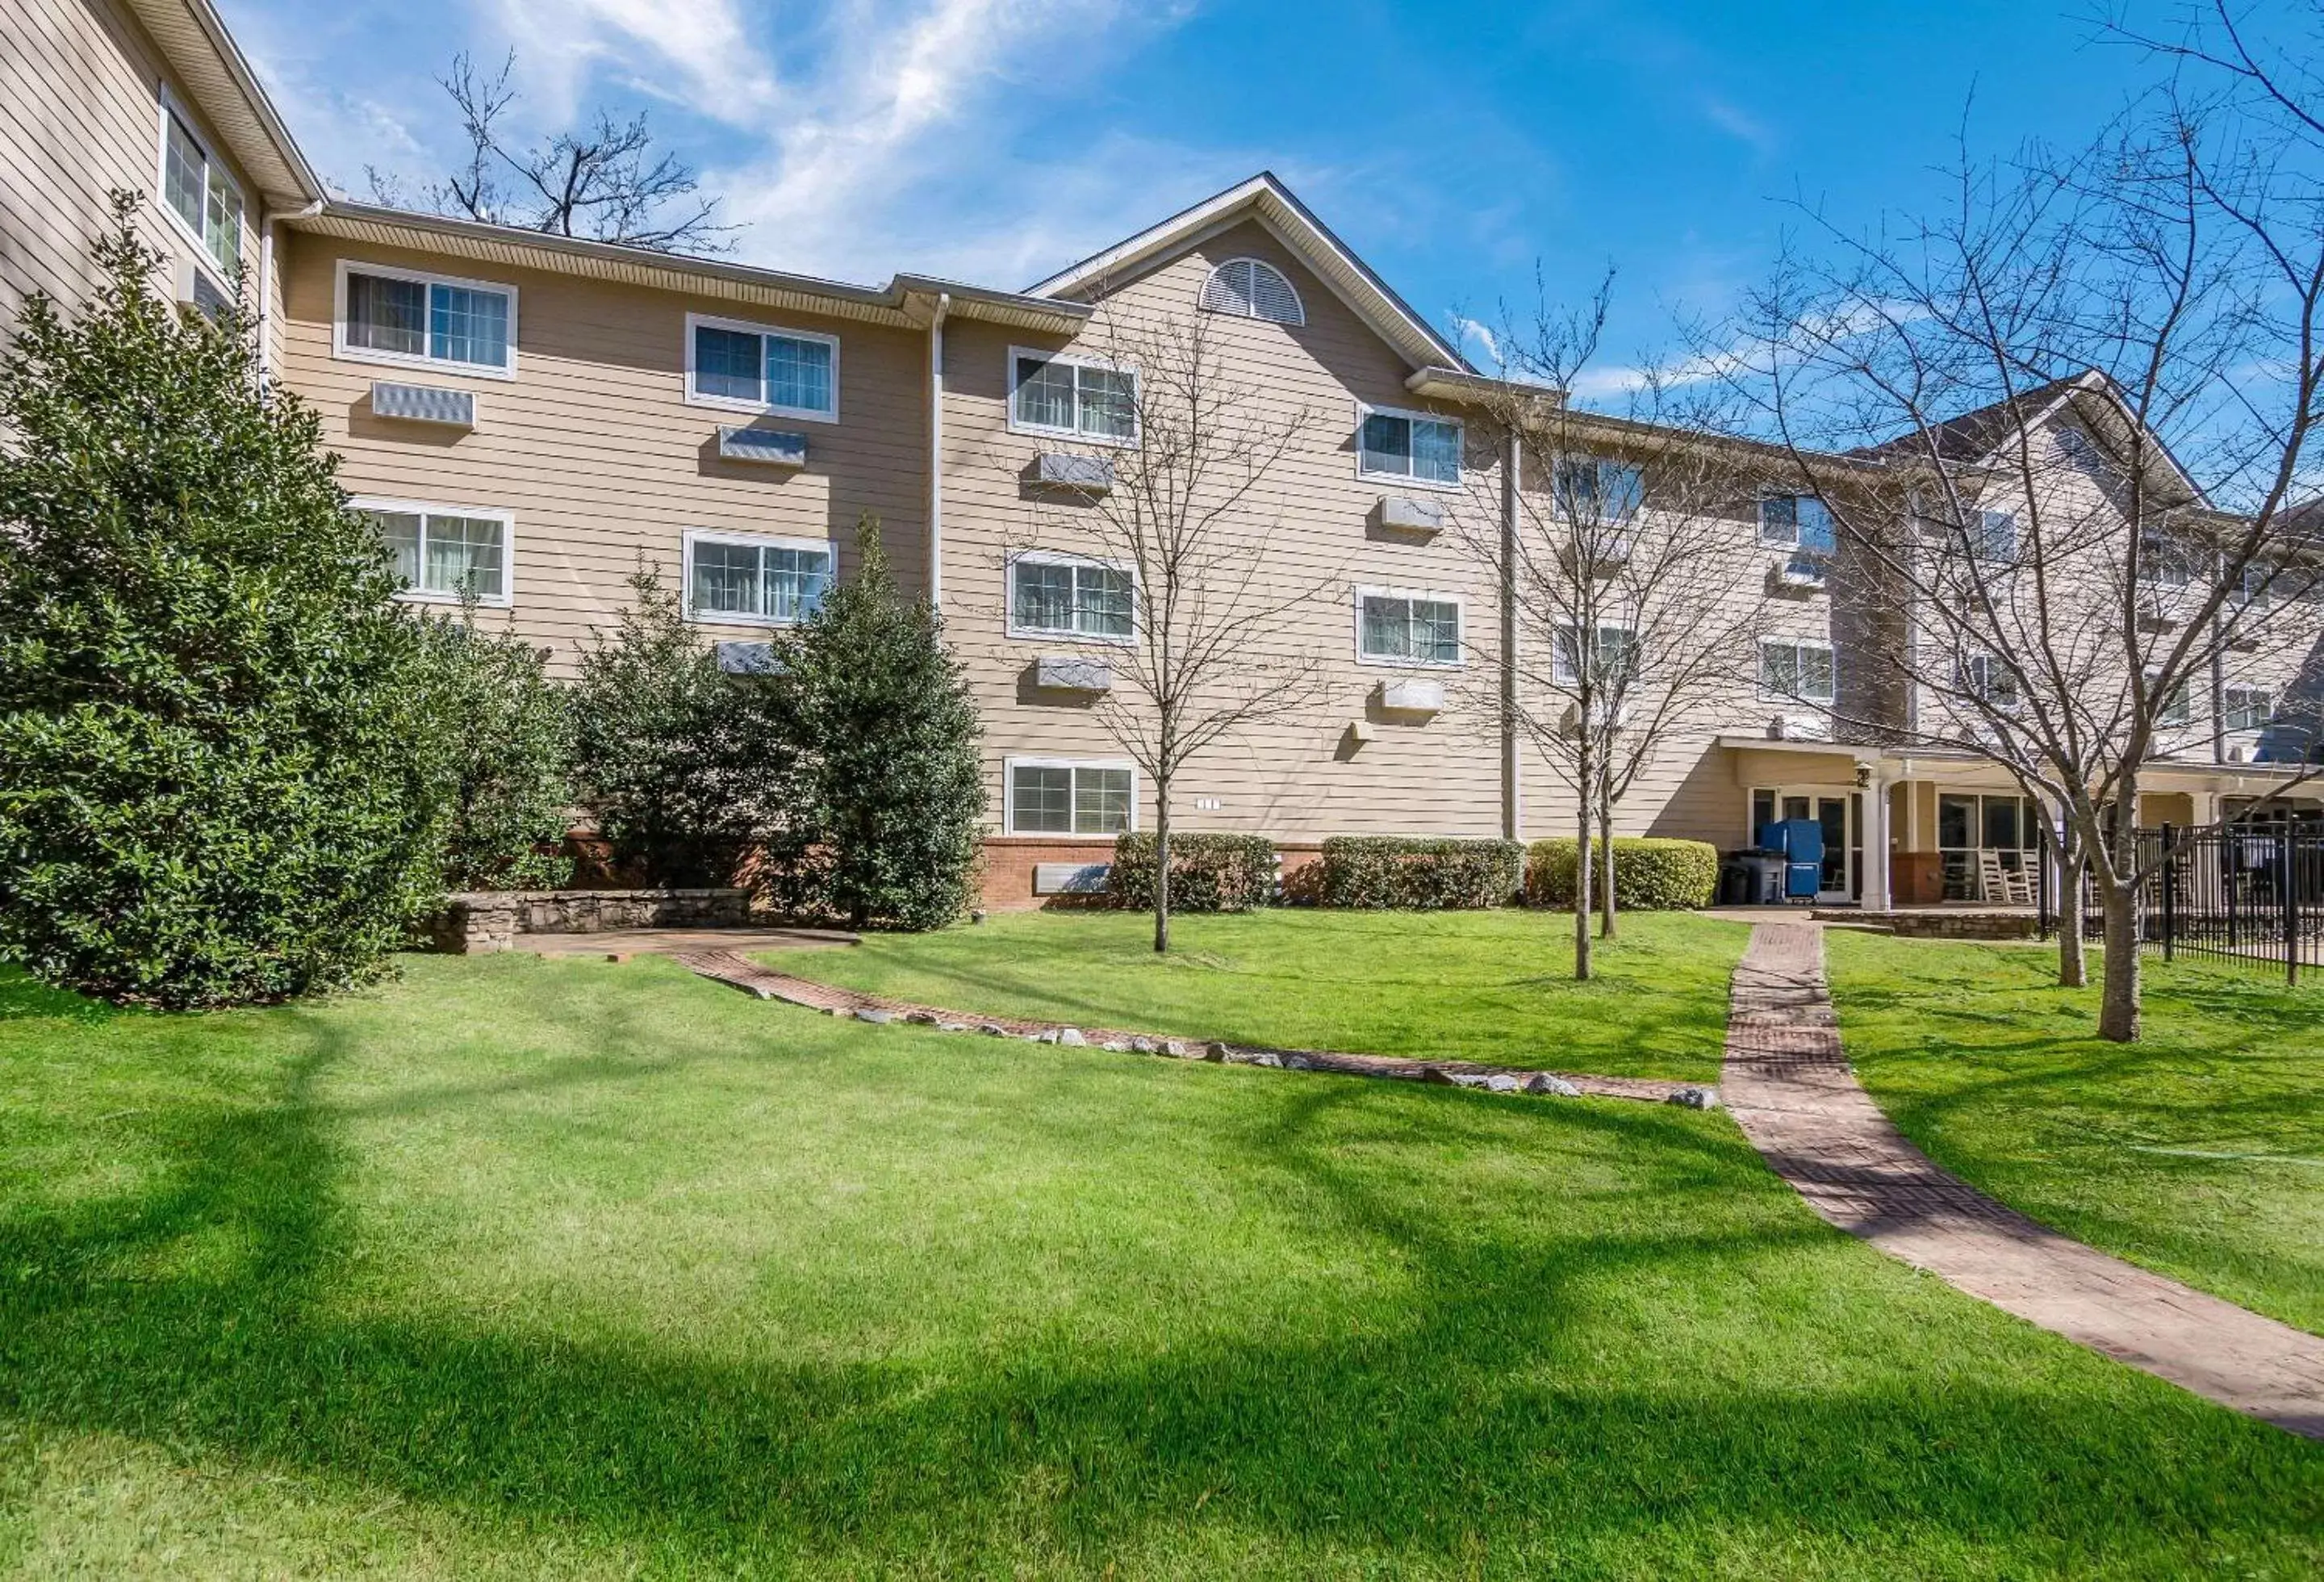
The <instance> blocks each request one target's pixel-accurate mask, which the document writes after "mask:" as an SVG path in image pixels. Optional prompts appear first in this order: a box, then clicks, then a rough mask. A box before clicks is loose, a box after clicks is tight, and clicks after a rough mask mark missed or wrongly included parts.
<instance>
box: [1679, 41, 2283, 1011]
mask: <svg viewBox="0 0 2324 1582" xmlns="http://www.w3.org/2000/svg"><path fill="white" fill-rule="evenodd" d="M2221 17H2222V18H2224V13H2222V14H2221ZM2212 25H2213V31H2212V32H2210V33H2209V34H2206V33H2204V32H2200V31H2198V32H2195V33H2192V34H2190V37H2189V41H2188V42H2187V43H2186V44H2185V45H2183V46H2173V47H2174V48H2179V49H2183V50H2184V51H2187V52H2186V53H2185V54H2184V56H2183V59H2182V61H2181V64H2183V65H2184V66H2186V67H2187V68H2188V71H2187V72H2186V73H2185V74H2183V75H2181V77H2179V78H2178V79H2175V80H2174V82H2173V84H2172V88H2170V89H2169V90H2167V91H2162V92H2158V94H2157V95H2156V96H2155V97H2153V99H2151V100H2150V101H2148V102H2146V103H2145V104H2144V105H2143V106H2140V107H2139V109H2138V110H2137V112H2135V114H2133V115H2131V116H2126V118H2125V119H2124V120H2123V121H2121V122H2120V123H2119V124H2117V125H2115V126H2114V127H2112V128H2110V129H2109V131H2108V133H2107V135H2106V136H2105V137H2104V138H2103V139H2101V140H2100V141H2098V142H2097V143H2093V144H2092V146H2091V147H2090V148H2089V150H2088V151H2086V152H2085V153H2081V154H2080V155H2079V156H2075V157H2070V158H2067V157H2057V156H2053V155H2051V154H2048V153H2045V152H2043V151H2038V150H2037V151H2031V152H2029V153H2027V154H2026V155H2025V156H2024V157H2023V158H2022V159H2020V160H2019V161H2017V162H2013V163H2011V164H2009V165H2006V166H2000V165H1996V166H1988V167H1984V168H1978V167H1974V166H1972V165H1970V164H1969V162H1967V161H1966V160H1964V162H1963V168H1962V171H1961V173H1960V176H1959V179H1958V184H1957V188H1956V190H1955V194H1954V198H1953V200H1952V201H1951V203H1950V206H1949V208H1947V209H1946V211H1945V212H1944V213H1942V214H1941V215H1939V216H1936V217H1932V218H1929V219H1926V220H1923V221H1920V222H1916V223H1915V224H1914V225H1913V226H1911V227H1908V228H1904V229H1903V230H1900V231H1897V232H1895V233H1886V232H1884V233H1881V234H1877V235H1874V236H1849V235H1843V234H1840V233H1839V232H1838V231H1836V230H1833V229H1831V228H1829V227H1827V228H1825V229H1824V230H1823V232H1822V239H1823V241H1824V243H1825V244H1826V247H1825V251H1824V253H1823V254H1822V255H1821V257H1820V258H1817V259H1815V260H1810V259H1809V258H1807V257H1805V256H1803V255H1800V254H1794V255H1793V256H1791V257H1788V258H1787V259H1786V260H1785V261H1784V264H1782V266H1781V267H1780V268H1779V269H1778V270H1777V271H1776V273H1775V276H1774V278H1773V279H1772V280H1771V282H1769V284H1768V285H1767V286H1766V288H1765V289H1764V290H1762V291H1759V292H1757V294H1756V296H1755V297H1754V299H1753V300H1752V301H1751V303H1750V306H1749V310H1748V314H1747V315H1746V318H1745V322H1743V323H1742V324H1741V326H1740V327H1739V330H1738V331H1736V332H1734V333H1733V334H1732V337H1731V338H1726V337H1722V338H1720V341H1719V343H1718V344H1717V346H1716V348H1715V356H1716V359H1717V366H1718V368H1719V369H1720V373H1721V374H1722V375H1723V378H1724V381H1725V383H1726V384H1728V386H1729V388H1730V389H1732V390H1734V391H1735V392H1737V393H1740V394H1743V395H1745V396H1747V397H1748V399H1749V400H1750V401H1751V402H1753V403H1754V405H1755V411H1756V416H1757V422H1758V423H1759V425H1760V427H1761V428H1762V430H1763V431H1764V432H1765V433H1766V435H1767V436H1768V437H1771V438H1773V439H1776V440H1777V441H1778V442H1780V443H1781V444H1783V445H1784V446H1785V447H1786V448H1787V449H1789V450H1790V452H1791V454H1792V456H1793V458H1794V464H1795V467H1796V469H1797V475H1798V478H1799V486H1801V487H1803V488H1808V489H1813V490H1814V491H1815V492H1816V493H1817V494H1818V495H1819V497H1820V498H1821V499H1822V500H1823V501H1824V502H1825V504H1826V505H1827V507H1828V508H1829V510H1830V512H1831V516H1832V518H1833V520H1834V521H1835V523H1837V524H1838V530H1839V532H1840V536H1841V537H1842V539H1843V540H1844V541H1846V544H1847V546H1848V547H1849V550H1851V551H1852V552H1854V553H1856V554H1857V555H1858V557H1859V558H1860V560H1861V561H1862V562H1863V564H1864V565H1865V566H1866V567H1867V572H1868V575H1867V578H1866V579H1865V582H1864V587H1863V590H1862V594H1861V597H1862V599H1863V614H1864V618H1865V619H1866V621H1867V624H1869V626H1870V627H1871V629H1873V630H1876V631H1885V634H1886V641H1883V642H1878V643H1867V644H1866V645H1864V646H1863V652H1865V654H1866V655H1867V660H1868V661H1870V662H1872V663H1874V664H1877V665H1878V666H1881V667H1883V669H1884V670H1885V671H1886V679H1887V680H1888V682H1889V683H1890V685H1889V687H1888V689H1887V690H1888V693H1889V695H1890V696H1893V697H1894V698H1898V699H1901V700H1902V703H1903V708H1902V709H1901V711H1894V710H1891V711H1883V713H1882V716H1881V718H1880V720H1879V723H1880V724H1881V725H1883V726H1886V727H1888V728H1891V729H1894V730H1895V731H1897V732H1898V733H1899V735H1901V737H1902V739H1904V740H1906V741H1909V742H1911V743H1914V744H1918V745H1925V746H1930V747H1934V748H1937V749H1941V750H1945V751H1949V752H1951V753H1956V754H1962V755H1967V756H1971V757H1975V758H1978V759H1982V760H1984V761H1986V762H1987V763H1993V764H1995V765H1997V766H1998V767H2000V768H2001V769H2003V770H2004V771H2006V772H2007V773H2008V774H2009V775H2011V776H2012V777H2013V778H2014V779H2015V781H2016V782H2018V783H2019V784H2020V785H2021V786H2023V787H2024V789H2025V790H2026V791H2028V792H2029V793H2030V794H2031V795H2033V797H2035V798H2036V799H2038V800H2039V801H2040V803H2041V804H2042V806H2043V808H2044V809H2045V810H2047V813H2048V817H2049V819H2050V820H2051V822H2052V838H2053V844H2054V847H2055V849H2056V850H2057V851H2058V852H2059V853H2060V854H2061V856H2062V857H2063V859H2064V865H2065V867H2066V869H2067V871H2068V873H2069V874H2070V875H2072V874H2077V873H2082V872H2086V873H2087V874H2088V880H2089V884H2090V886H2091V888H2092V889H2094V890H2095V892H2096V894H2097V898H2098V902H2099V905H2100V908H2101V910H2102V912H2103V916H2104V939H2105V942H2106V951H2105V992H2104V999H2103V1007H2102V1010H2101V1013H2100V1021H2099V1030H2100V1032H2101V1033H2102V1034H2103V1035H2104V1036H2106V1037H2107V1038H2109V1039H2115V1040H2123V1041H2126V1040H2131V1039H2135V1038H2136V1037H2137V1036H2138V1032H2139V1000H2140V982H2139V959H2138V949H2137V940H2138V937H2139V921H2138V910H2137V909H2138V895H2139V887H2140V884H2141V883H2142V881H2143V880H2144V878H2145V877H2146V876H2147V868H2148V867H2149V866H2151V865H2153V863H2154V862H2156V861H2158V860H2161V859H2160V858H2159V856H2158V855H2157V850H2156V847H2155V844H2154V843H2153V842H2151V841H2150V842H2144V843H2142V842H2139V841H2138V840H2136V839H2135V830H2134V818H2133V815H2134V814H2135V810H2136V809H2137V806H2138V797H2139V794H2140V791H2141V789H2142V787H2143V786H2144V785H2145V783H2146V781H2147V777H2148V774H2149V771H2150V769H2151V766H2152V765H2153V763H2154V762H2155V760H2156V759H2157V758H2158V757H2163V756H2168V755H2174V754H2175V755H2188V754H2191V755H2194V756H2197V757H2202V758H2209V757H2212V756H2215V755H2217V746H2218V743H2219V742H2220V741H2221V739H2222V736H2223V734H2224V733H2225V732H2226V731H2227V729H2229V728H2231V727H2241V726H2249V725H2251V724H2252V723H2254V717H2255V715H2259V714H2265V713H2270V712H2273V713H2274V714H2276V715H2277V716H2278V718H2277V721H2276V726H2275V727H2274V728H2275V730H2276V733H2277V734H2278V735H2284V736H2293V735H2301V734H2302V733H2301V732H2300V731H2299V729H2298V722H2297V721H2296V720H2293V719H2292V718H2290V717H2289V716H2290V714H2291V713H2292V711H2294V710H2296V709H2297V708H2299V707H2300V705H2299V703H2298V701H2297V700H2296V699H2295V698H2289V697H2268V698H2264V699H2263V698H2261V697H2259V696H2258V694H2260V693H2261V692H2262V691H2263V690H2264V689H2261V688H2259V687H2256V686H2247V687H2243V688H2240V689H2235V690H2231V689H2230V688H2231V686H2232V685H2233V683H2234V681H2235V679H2236V677H2238V676H2248V675H2255V674H2261V673H2264V672H2265V671H2268V669H2269V668H2270V661H2274V662H2275V663H2276V664H2278V665H2279V666H2280V665H2281V664H2282V663H2284V662H2286V661H2289V659H2290V657H2291V655H2292V654H2293V653H2294V652H2301V653H2304V652H2305V650H2306V647H2307V645H2308V644H2309V643H2311V642H2312V641H2313V639H2314V637H2315V634H2316V631H2317V622H2316V620H2315V612H2314V610H2313V608H2312V607H2311V606H2312V601H2313V597H2314V593H2315V588H2316V585H2317V572H2316V569H2315V568H2316V565H2317V551H2318V549H2319V545H2318V543H2317V541H2316V540H2315V538H2314V536H2313V534H2312V533H2311V532H2310V531H2309V530H2308V523H2307V522H2306V520H2305V518H2304V517H2303V515H2302V513H2301V512H2300V511H2299V510H2298V509H2296V507H2297V504H2298V503H2299V501H2300V499H2301V491H2302V488H2303V480H2304V479H2305V478H2306V477H2307V476H2308V474H2309V473H2310V469H2311V467H2312V459H2313V458H2312V451H2313V447H2312V437H2313V433H2314V427H2315V423H2316V421H2317V418H2318V415H2319V392H2324V356H2319V350H2318V346H2317V339H2316V337H2317V332H2318V329H2319V322H2318V304H2319V299H2324V203H2319V190H2318V188H2317V187H2316V186H2315V185H2314V180H2313V177H2314V171H2315V168H2316V161H2317V158H2318V155H2319V153H2324V122H2319V119H2318V116H2319V112H2324V92H2319V84H2318V82H2317V79H2315V77H2314V76H2313V75H2312V74H2311V73H2310V71H2309V70H2308V69H2307V68H2306V66H2305V65H2304V64H2301V65H2299V66H2298V67H2297V68H2296V69H2289V70H2287V69H2279V66H2278V64H2277V61H2276V58H2273V57H2271V56H2270V55H2268V54H2267V53H2266V52H2265V51H2262V50H2260V49H2258V48H2257V47H2256V46H2255V45H2252V44H2251V43H2250V42H2248V41H2246V40H2242V39H2240V38H2238V37H2236V35H2235V34H2234V33H2233V32H2232V30H2229V31H2228V32H2227V33H2226V34H2225V35H2224V41H2223V39H2222V35H2221V34H2220V32H2219V31H2218V30H2219V28H2220V27H2221V26H2222V25H2223V23H2222V22H2220V21H2218V20H2215V22H2214V23H2213V24H2212ZM2215 48H2216V50H2217V51H2225V52H2224V53H2218V52H2214V51H2215ZM2296 59H2297V58H2296V57H2293V56H2290V55H2286V56H2284V57H2282V60H2286V61H2289V60H2296ZM2206 74H2209V79H2208V82H2207V81H2206ZM1835 453H1837V454H1838V455H1839V456H1840V458H1841V459H1840V460H1839V461H1835V460H1834V459H1833V458H1834V456H1835ZM2296 756H2305V754H2304V752H2303V753H2301V754H2297V755H2296ZM2303 772H2304V771H2301V770H2299V769H2297V768H2294V769H2291V770H2288V771H2286V772H2283V773H2282V774H2281V775H2279V776H2277V781H2278V784H2279V788H2281V787H2282V786H2284V785H2288V784H2290V783H2291V782H2292V781H2293V780H2295V779H2296V778H2298V776H2299V775H2300V774H2301V773H2303ZM2070 893H2071V892H2070ZM2065 931H2066V933H2067V934H2068V935H2069V936H2078V933H2079V930H2076V929H2072V928H2070V929H2068V930H2065ZM2078 948H2079V940H2078V938H2077V939H2075V941H2074V942H2072V943H2069V944H2068V945H2067V946H2066V947H2065V949H2066V952H2067V957H2066V959H2065V961H2064V963H2063V967H2064V971H2065V974H2066V976H2068V977H2069V978H2071V977H2073V976H2076V975H2077V974H2078V972H2079V963H2078V961H2077V959H2076V957H2075V952H2076V951H2077V950H2078Z"/></svg>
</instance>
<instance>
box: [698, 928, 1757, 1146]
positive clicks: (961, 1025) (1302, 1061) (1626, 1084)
mask: <svg viewBox="0 0 2324 1582" xmlns="http://www.w3.org/2000/svg"><path fill="white" fill-rule="evenodd" d="M672 956H673V958H674V959H675V960H677V961H678V964H679V965H680V966H682V967H687V968H689V969H690V970H692V971H695V972H697V973H700V974H701V975H702V976H704V977H706V978H712V979H715V980H716V981H717V982H719V983H723V984H731V985H733V986H734V987H735V988H738V989H741V990H742V991H743V992H744V993H745V994H749V995H756V996H757V997H758V998H760V999H761V1000H781V1001H783V1002H785V1003H787V1004H793V1005H803V1006H805V1007H806V1008H807V1009H808V1010H810V1011H821V1012H825V1013H827V1014H830V1015H834V1016H861V1017H863V1018H864V1019H866V1020H868V1021H875V1022H889V1021H894V1022H918V1023H921V1024H923V1025H926V1026H931V1027H938V1028H943V1029H945V1030H946V1031H948V1032H982V1033H997V1034H1001V1035H1003V1036H1007V1037H1012V1038H1045V1039H1047V1040H1049V1041H1059V1042H1062V1041H1067V1040H1066V1039H1065V1034H1066V1033H1068V1032H1070V1033H1071V1034H1072V1035H1073V1036H1072V1039H1071V1040H1070V1041H1072V1042H1075V1043H1081V1044H1087V1045H1091V1046H1093V1047H1097V1048H1102V1049H1111V1050H1132V1051H1135V1052H1137V1053H1139V1054H1154V1055H1173V1056H1176V1057H1177V1058H1179V1059H1190V1060H1215V1061H1219V1062H1222V1063H1223V1064H1226V1065H1232V1066H1275V1067H1281V1068H1283V1069H1287V1070H1295V1071H1335V1072H1338V1073H1339V1074H1341V1075H1342V1076H1346V1077H1387V1078H1396V1079H1397V1080H1401V1081H1406V1082H1437V1083H1443V1084H1447V1085H1450V1086H1452V1087H1479V1088H1484V1089H1486V1090H1488V1091H1489V1092H1495V1093H1535V1094H1541V1093H1556V1092H1558V1091H1560V1088H1559V1086H1558V1085H1559V1084H1563V1085H1565V1087H1570V1088H1571V1089H1572V1090H1574V1091H1575V1092H1578V1093H1582V1094H1587V1095H1590V1096H1593V1097H1598V1098H1637V1099H1645V1100H1646V1101H1647V1102H1649V1103H1655V1104H1682V1105H1688V1106H1692V1107H1695V1108H1708V1107H1710V1106H1712V1105H1715V1104H1716V1103H1717V1102H1718V1094H1717V1092H1716V1091H1715V1090H1713V1089H1711V1088H1706V1087H1698V1086H1697V1085H1695V1084H1693V1083H1689V1082H1663V1081H1657V1080H1655V1079H1654V1078H1646V1077H1594V1076H1591V1075H1588V1074H1586V1073H1583V1072H1578V1071H1520V1070H1515V1069H1511V1068H1508V1067H1506V1066H1480V1065H1479V1064H1477V1063H1476V1062H1475V1061H1473V1060H1406V1059H1397V1057H1395V1056H1392V1055H1350V1054H1338V1053H1334V1052H1333V1051H1331V1050H1285V1049H1275V1048H1271V1047H1269V1046H1267V1045H1263V1044H1230V1043H1223V1042H1221V1041H1218V1040H1215V1039H1192V1038H1176V1037H1172V1036H1170V1035H1168V1034H1165V1033H1144V1032H1121V1031H1120V1030H1119V1029H1113V1028H1100V1027H1071V1028H1069V1027H1067V1026H1065V1024H1064V1023H1062V1022H1028V1021H1024V1020H1022V1019H1021V1018H1019V1017H1014V1016H985V1015H981V1014H979V1013H975V1012H973V1011H946V1010H943V1009H941V1008H939V1007H937V1006H934V1005H918V1004H912V1003H911V1002H910V1001H908V1000H890V999H885V998H883V997H881V995H866V994H861V993H858V992H857V991H856V990H854V989H842V988H835V987H834V986H832V985H829V984H819V983H815V982H813V981H811V980H809V979H807V978H803V977H793V976H791V975H790V974H788V973H787V972H777V971H775V970H774V969H773V968H771V967H761V966H760V965H758V964H757V963H756V962H753V961H750V960H746V959H745V958H742V957H741V956H738V955H736V954H735V953H734V952H733V951H731V950H721V949H715V948H707V947H706V946H705V948H698V949H692V950H678V951H674V952H672Z"/></svg>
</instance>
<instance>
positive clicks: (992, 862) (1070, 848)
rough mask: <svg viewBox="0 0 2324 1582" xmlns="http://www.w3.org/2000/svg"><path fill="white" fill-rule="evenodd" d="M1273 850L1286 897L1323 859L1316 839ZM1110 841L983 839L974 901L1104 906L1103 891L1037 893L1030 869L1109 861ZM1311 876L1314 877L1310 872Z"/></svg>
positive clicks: (994, 905)
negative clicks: (981, 870) (981, 865)
mask: <svg viewBox="0 0 2324 1582" xmlns="http://www.w3.org/2000/svg"><path fill="white" fill-rule="evenodd" d="M1275 849H1276V850H1277V852H1279V853H1280V854H1281V855H1282V857H1283V889H1284V893H1285V895H1286V897H1289V898H1296V897H1297V896H1298V895H1299V894H1300V893H1301V892H1302V887H1303V886H1302V879H1301V877H1300V875H1301V870H1303V869H1307V868H1311V867H1313V866H1314V865H1315V864H1317V863H1320V862H1321V861H1323V843H1322V842H1320V841H1313V840H1283V841H1277V843H1276V847H1275ZM1111 861H1113V842H1112V841H1111V840H1085V839H1081V840H1077V839H1067V838H1065V837H1056V836H1044V835H993V836H988V837H985V841H984V875H983V884H982V892H981V893H980V896H979V899H978V901H977V904H978V905H979V906H982V907H983V908H984V909H985V910H986V911H1031V910H1033V909H1035V908H1053V909H1056V910H1059V911H1063V910H1065V909H1066V908H1086V907H1091V906H1103V905H1104V904H1105V903H1106V902H1105V898H1104V897H1103V896H1102V895H1096V896H1092V895H1036V894H1034V893H1033V870H1034V869H1035V868H1037V867H1038V866H1040V865H1042V864H1044V863H1110V862H1111ZM1309 877H1310V878H1311V879H1312V877H1313V875H1309Z"/></svg>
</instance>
